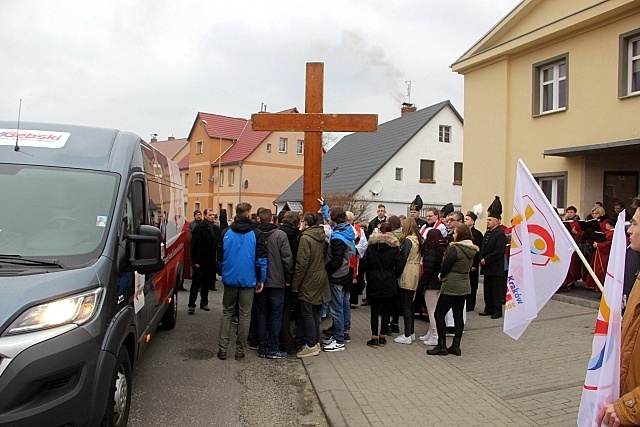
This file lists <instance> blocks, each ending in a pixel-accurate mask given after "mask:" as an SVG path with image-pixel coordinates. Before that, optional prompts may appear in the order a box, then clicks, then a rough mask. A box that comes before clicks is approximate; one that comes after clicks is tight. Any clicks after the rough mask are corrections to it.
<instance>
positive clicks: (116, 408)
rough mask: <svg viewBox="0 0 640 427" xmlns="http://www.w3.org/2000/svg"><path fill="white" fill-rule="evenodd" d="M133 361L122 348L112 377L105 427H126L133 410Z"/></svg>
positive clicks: (103, 424) (104, 421)
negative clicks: (130, 411)
mask: <svg viewBox="0 0 640 427" xmlns="http://www.w3.org/2000/svg"><path fill="white" fill-rule="evenodd" d="M131 391H132V389H131V360H129V353H128V352H127V349H126V348H124V347H120V351H118V357H117V359H116V366H115V367H114V369H113V375H112V377H111V393H112V394H111V396H112V397H111V399H110V400H109V401H108V402H107V407H106V409H105V411H104V417H103V418H102V426H103V427H124V426H126V425H127V421H128V420H129V410H130V409H131Z"/></svg>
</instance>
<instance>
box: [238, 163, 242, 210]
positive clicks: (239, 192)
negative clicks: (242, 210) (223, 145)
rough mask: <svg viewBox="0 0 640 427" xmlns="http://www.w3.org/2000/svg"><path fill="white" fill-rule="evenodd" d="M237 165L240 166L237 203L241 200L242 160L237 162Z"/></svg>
mask: <svg viewBox="0 0 640 427" xmlns="http://www.w3.org/2000/svg"><path fill="white" fill-rule="evenodd" d="M238 166H240V182H239V183H238V184H239V185H238V203H241V202H242V160H240V161H239V162H238Z"/></svg>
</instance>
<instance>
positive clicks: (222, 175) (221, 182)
mask: <svg viewBox="0 0 640 427" xmlns="http://www.w3.org/2000/svg"><path fill="white" fill-rule="evenodd" d="M218 185H219V186H222V185H224V169H220V183H219V184H218Z"/></svg>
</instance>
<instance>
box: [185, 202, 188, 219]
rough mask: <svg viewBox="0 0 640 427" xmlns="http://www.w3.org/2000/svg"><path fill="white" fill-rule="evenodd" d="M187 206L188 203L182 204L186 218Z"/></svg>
mask: <svg viewBox="0 0 640 427" xmlns="http://www.w3.org/2000/svg"><path fill="white" fill-rule="evenodd" d="M187 205H188V203H187V202H184V212H185V216H186V212H188V211H187Z"/></svg>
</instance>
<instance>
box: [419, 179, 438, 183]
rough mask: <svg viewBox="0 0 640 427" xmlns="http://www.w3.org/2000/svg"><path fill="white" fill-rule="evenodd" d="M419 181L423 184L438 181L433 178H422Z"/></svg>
mask: <svg viewBox="0 0 640 427" xmlns="http://www.w3.org/2000/svg"><path fill="white" fill-rule="evenodd" d="M419 182H420V183H422V184H435V183H436V181H435V180H433V179H421V180H420V181H419Z"/></svg>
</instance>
